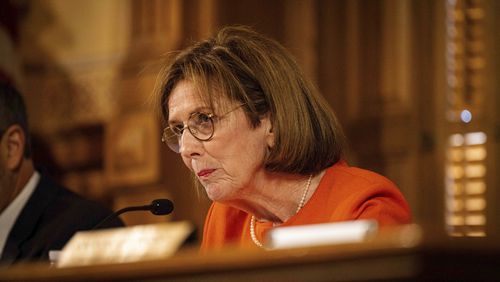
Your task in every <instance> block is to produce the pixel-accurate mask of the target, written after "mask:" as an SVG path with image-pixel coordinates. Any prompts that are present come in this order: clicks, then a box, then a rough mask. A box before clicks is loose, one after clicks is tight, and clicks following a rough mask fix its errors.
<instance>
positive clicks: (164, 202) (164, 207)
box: [150, 199, 174, 215]
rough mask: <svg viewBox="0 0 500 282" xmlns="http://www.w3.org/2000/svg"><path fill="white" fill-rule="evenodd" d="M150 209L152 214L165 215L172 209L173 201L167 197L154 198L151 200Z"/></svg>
mask: <svg viewBox="0 0 500 282" xmlns="http://www.w3.org/2000/svg"><path fill="white" fill-rule="evenodd" d="M150 210H151V213H152V214H154V215H167V214H169V213H171V212H172V211H173V210H174V203H172V201H170V200H168V199H156V200H153V201H152V202H151V209H150Z"/></svg>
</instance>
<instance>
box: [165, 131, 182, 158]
mask: <svg viewBox="0 0 500 282" xmlns="http://www.w3.org/2000/svg"><path fill="white" fill-rule="evenodd" d="M179 138H180V136H178V135H176V134H175V133H174V131H173V129H171V128H170V127H169V128H165V129H164V130H163V136H162V138H161V139H162V141H163V142H164V143H165V144H167V146H168V147H169V148H170V149H171V150H172V151H174V152H176V153H179V152H180V148H179Z"/></svg>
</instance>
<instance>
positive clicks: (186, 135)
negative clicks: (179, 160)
mask: <svg viewBox="0 0 500 282" xmlns="http://www.w3.org/2000/svg"><path fill="white" fill-rule="evenodd" d="M201 148H202V145H201V141H200V140H198V139H196V138H195V137H194V136H193V134H192V133H191V131H189V130H188V129H187V128H186V130H184V131H183V132H182V135H181V138H180V139H179V153H180V154H181V155H182V156H183V157H187V158H191V157H193V156H198V155H201Z"/></svg>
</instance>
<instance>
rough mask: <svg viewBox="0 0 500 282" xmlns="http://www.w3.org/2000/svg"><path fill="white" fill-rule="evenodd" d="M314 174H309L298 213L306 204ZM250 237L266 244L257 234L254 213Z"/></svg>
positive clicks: (257, 242) (260, 244) (258, 243)
mask: <svg viewBox="0 0 500 282" xmlns="http://www.w3.org/2000/svg"><path fill="white" fill-rule="evenodd" d="M311 180H312V174H310V175H309V179H308V180H307V184H306V188H305V189H304V193H303V194H302V198H301V199H300V202H299V205H298V206H297V210H296V211H295V213H296V214H297V213H298V212H299V211H300V209H301V208H302V207H303V206H304V204H305V202H306V197H307V192H308V191H309V186H311ZM250 237H251V238H252V241H253V242H254V244H255V245H257V246H258V247H261V248H264V244H262V243H261V242H260V241H259V239H257V236H256V235H255V216H253V215H252V218H251V219H250Z"/></svg>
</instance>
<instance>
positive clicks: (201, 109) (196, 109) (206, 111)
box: [168, 106, 213, 124]
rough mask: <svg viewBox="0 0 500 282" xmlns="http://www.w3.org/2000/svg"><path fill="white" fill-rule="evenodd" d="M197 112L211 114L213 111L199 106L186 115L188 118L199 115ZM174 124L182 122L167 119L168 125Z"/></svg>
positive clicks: (207, 107)
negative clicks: (195, 114) (194, 114)
mask: <svg viewBox="0 0 500 282" xmlns="http://www.w3.org/2000/svg"><path fill="white" fill-rule="evenodd" d="M199 112H203V113H213V110H212V108H210V107H209V106H199V107H196V108H194V109H193V110H191V111H190V112H189V114H188V117H189V116H191V115H192V114H193V113H199ZM186 120H187V119H186ZM176 123H182V121H179V120H177V119H170V117H169V120H168V124H176Z"/></svg>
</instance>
